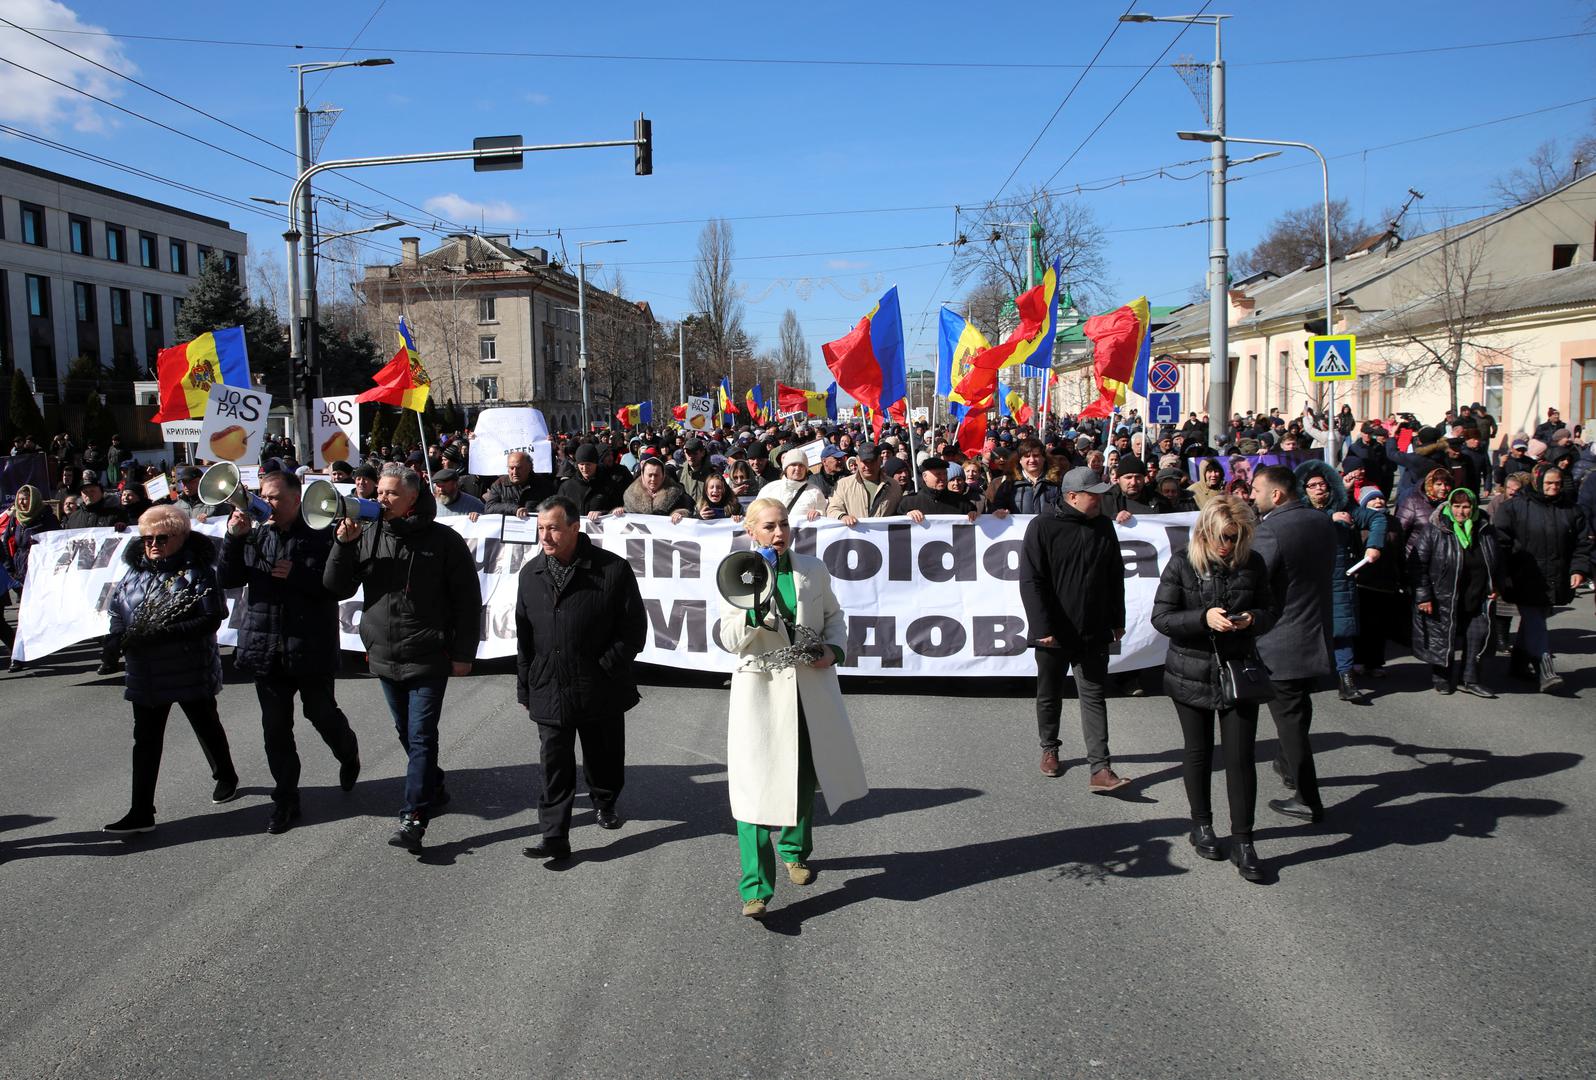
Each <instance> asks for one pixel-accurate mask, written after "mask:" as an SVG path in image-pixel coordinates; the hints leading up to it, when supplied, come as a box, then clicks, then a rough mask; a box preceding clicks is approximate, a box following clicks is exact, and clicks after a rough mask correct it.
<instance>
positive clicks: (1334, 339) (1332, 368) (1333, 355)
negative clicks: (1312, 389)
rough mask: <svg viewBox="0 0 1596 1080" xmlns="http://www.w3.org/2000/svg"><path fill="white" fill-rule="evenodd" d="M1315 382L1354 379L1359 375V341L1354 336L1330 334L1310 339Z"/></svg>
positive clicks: (1312, 374)
mask: <svg viewBox="0 0 1596 1080" xmlns="http://www.w3.org/2000/svg"><path fill="white" fill-rule="evenodd" d="M1308 355H1309V357H1310V358H1311V359H1312V365H1311V367H1310V370H1309V374H1310V375H1311V376H1312V377H1313V381H1314V382H1334V381H1338V380H1342V379H1348V380H1350V379H1353V378H1355V377H1356V375H1357V370H1358V365H1357V358H1358V339H1357V337H1356V336H1354V335H1352V334H1329V335H1326V336H1324V337H1313V338H1309V339H1308Z"/></svg>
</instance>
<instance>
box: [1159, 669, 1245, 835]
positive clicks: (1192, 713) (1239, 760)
mask: <svg viewBox="0 0 1596 1080" xmlns="http://www.w3.org/2000/svg"><path fill="white" fill-rule="evenodd" d="M1175 715H1176V716H1177V717H1179V718H1180V732H1181V735H1182V736H1184V737H1185V742H1186V756H1185V758H1184V760H1183V762H1182V765H1181V775H1182V777H1183V778H1184V779H1185V781H1186V801H1187V802H1189V803H1190V804H1191V820H1192V822H1193V823H1194V824H1197V825H1212V824H1213V823H1214V806H1213V801H1212V799H1211V797H1210V795H1209V786H1210V784H1209V780H1210V777H1211V776H1212V775H1213V771H1214V715H1215V710H1213V709H1199V708H1197V707H1196V706H1194V705H1187V704H1185V703H1184V702H1179V701H1177V702H1175ZM1218 716H1219V741H1220V744H1221V746H1222V748H1223V750H1224V753H1225V794H1226V795H1227V796H1228V797H1229V800H1230V833H1231V835H1232V836H1234V837H1236V838H1237V839H1238V840H1247V839H1251V837H1252V810H1253V806H1254V805H1255V804H1256V803H1257V801H1258V773H1257V771H1256V767H1255V765H1254V760H1253V746H1254V744H1255V743H1256V742H1257V739H1258V706H1256V705H1237V706H1236V707H1234V708H1231V709H1220V710H1218Z"/></svg>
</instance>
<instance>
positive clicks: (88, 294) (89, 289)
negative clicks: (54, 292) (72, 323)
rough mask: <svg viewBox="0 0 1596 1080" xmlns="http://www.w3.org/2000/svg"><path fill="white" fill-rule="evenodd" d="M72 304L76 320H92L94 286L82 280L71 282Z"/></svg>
mask: <svg viewBox="0 0 1596 1080" xmlns="http://www.w3.org/2000/svg"><path fill="white" fill-rule="evenodd" d="M72 304H73V306H74V307H75V308H77V312H78V322H83V323H91V322H94V286H93V285H90V284H88V283H87V282H83V281H74V282H73V283H72Z"/></svg>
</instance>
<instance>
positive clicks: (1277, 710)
mask: <svg viewBox="0 0 1596 1080" xmlns="http://www.w3.org/2000/svg"><path fill="white" fill-rule="evenodd" d="M1273 681H1274V686H1275V699H1274V700H1273V701H1271V702H1270V703H1269V715H1270V716H1271V717H1273V718H1274V721H1275V731H1276V732H1277V733H1278V734H1279V736H1280V753H1279V755H1278V756H1277V757H1276V759H1275V761H1276V763H1277V767H1278V768H1279V769H1280V771H1281V772H1283V773H1284V774H1285V775H1286V776H1289V777H1291V778H1292V779H1294V780H1295V781H1296V782H1297V797H1298V798H1299V799H1301V800H1302V801H1303V802H1305V803H1307V804H1308V805H1309V806H1311V807H1312V808H1313V809H1315V810H1323V809H1324V802H1323V801H1322V800H1321V799H1320V798H1319V774H1318V773H1317V772H1315V771H1314V767H1313V747H1312V746H1310V745H1309V743H1308V729H1309V728H1310V727H1312V726H1313V688H1314V686H1315V685H1316V684H1317V683H1318V682H1319V680H1318V678H1317V677H1316V678H1311V679H1275V680H1273Z"/></svg>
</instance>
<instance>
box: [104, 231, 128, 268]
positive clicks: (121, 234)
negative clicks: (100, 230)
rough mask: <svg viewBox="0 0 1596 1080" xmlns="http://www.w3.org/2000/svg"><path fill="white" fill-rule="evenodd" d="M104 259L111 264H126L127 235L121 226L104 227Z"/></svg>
mask: <svg viewBox="0 0 1596 1080" xmlns="http://www.w3.org/2000/svg"><path fill="white" fill-rule="evenodd" d="M105 257H106V258H107V259H110V260H111V261H112V262H119V263H125V262H127V233H126V232H125V231H124V230H123V228H122V226H120V225H107V226H106V227H105Z"/></svg>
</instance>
